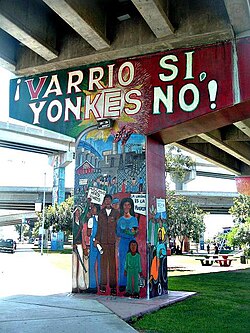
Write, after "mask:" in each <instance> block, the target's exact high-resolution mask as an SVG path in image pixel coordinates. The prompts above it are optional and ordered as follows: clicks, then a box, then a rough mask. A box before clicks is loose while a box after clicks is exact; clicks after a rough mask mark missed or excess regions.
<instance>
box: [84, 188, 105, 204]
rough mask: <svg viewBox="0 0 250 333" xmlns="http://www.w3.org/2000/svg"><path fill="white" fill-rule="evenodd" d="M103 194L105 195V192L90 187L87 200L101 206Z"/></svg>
mask: <svg viewBox="0 0 250 333" xmlns="http://www.w3.org/2000/svg"><path fill="white" fill-rule="evenodd" d="M105 194H106V191H104V190H101V189H99V188H97V187H90V188H89V193H88V198H90V200H91V202H92V203H95V204H98V205H102V203H103V199H104V197H105Z"/></svg>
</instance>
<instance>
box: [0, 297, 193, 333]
mask: <svg viewBox="0 0 250 333" xmlns="http://www.w3.org/2000/svg"><path fill="white" fill-rule="evenodd" d="M192 295H193V293H187V292H183V293H182V292H170V293H169V295H164V296H160V297H156V298H154V299H152V300H146V299H127V298H126V299H125V298H118V297H111V296H110V297H107V296H89V295H82V294H77V295H76V294H71V293H69V294H58V295H49V296H31V295H18V296H9V297H2V298H0V332H3V333H16V332H20V333H45V332H48V333H51V332H53V333H70V332H73V333H84V332H88V333H99V332H109V333H117V332H119V333H120V332H121V333H122V332H124V333H133V332H136V330H135V329H133V328H132V327H131V326H130V325H129V324H127V323H126V321H129V319H131V318H133V317H136V316H140V315H143V314H145V313H148V312H152V311H156V310H158V309H160V308H161V307H164V306H167V305H169V304H172V303H175V302H178V301H182V300H184V299H186V298H188V297H190V296H192Z"/></svg>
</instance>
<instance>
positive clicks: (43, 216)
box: [41, 172, 46, 255]
mask: <svg viewBox="0 0 250 333" xmlns="http://www.w3.org/2000/svg"><path fill="white" fill-rule="evenodd" d="M45 187H46V172H44V189H43V215H42V240H41V255H43V234H44V218H45V191H46V188H45Z"/></svg>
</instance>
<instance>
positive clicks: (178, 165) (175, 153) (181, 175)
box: [165, 145, 195, 183]
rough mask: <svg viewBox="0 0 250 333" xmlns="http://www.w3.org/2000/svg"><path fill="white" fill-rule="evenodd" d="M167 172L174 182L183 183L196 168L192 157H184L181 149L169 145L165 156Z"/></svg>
mask: <svg viewBox="0 0 250 333" xmlns="http://www.w3.org/2000/svg"><path fill="white" fill-rule="evenodd" d="M165 164H166V171H167V172H169V174H170V177H171V179H172V180H173V181H174V182H179V183H183V182H184V181H185V180H186V178H187V176H188V175H189V174H190V172H191V171H192V170H193V169H194V167H195V161H194V160H193V159H192V157H190V156H187V155H184V154H183V153H182V151H181V149H180V148H177V147H176V146H173V145H169V146H168V148H167V150H166V155H165Z"/></svg>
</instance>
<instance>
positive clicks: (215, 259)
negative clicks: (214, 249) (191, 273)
mask: <svg viewBox="0 0 250 333" xmlns="http://www.w3.org/2000/svg"><path fill="white" fill-rule="evenodd" d="M195 260H199V261H200V262H201V265H202V266H212V265H213V264H214V263H218V264H219V265H220V266H221V267H229V266H231V263H232V261H233V260H237V259H236V258H232V256H230V255H228V254H222V255H220V256H219V255H204V256H202V257H200V258H196V259H195Z"/></svg>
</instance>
